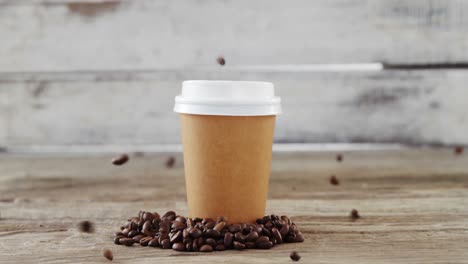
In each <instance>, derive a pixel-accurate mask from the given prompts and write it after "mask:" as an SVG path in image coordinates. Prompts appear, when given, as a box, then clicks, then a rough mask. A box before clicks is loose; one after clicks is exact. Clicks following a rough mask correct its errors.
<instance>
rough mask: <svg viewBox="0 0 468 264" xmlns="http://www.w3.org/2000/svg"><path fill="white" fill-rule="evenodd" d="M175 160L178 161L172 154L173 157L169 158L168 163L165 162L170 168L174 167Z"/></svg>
mask: <svg viewBox="0 0 468 264" xmlns="http://www.w3.org/2000/svg"><path fill="white" fill-rule="evenodd" d="M175 162H176V159H175V158H174V157H172V156H171V157H169V158H167V160H166V163H165V164H166V168H169V169H170V168H172V167H174V165H175Z"/></svg>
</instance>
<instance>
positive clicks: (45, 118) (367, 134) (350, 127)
mask: <svg viewBox="0 0 468 264" xmlns="http://www.w3.org/2000/svg"><path fill="white" fill-rule="evenodd" d="M10 77H11V76H10ZM213 78H214V79H233V80H269V81H272V82H274V83H275V85H276V89H277V93H278V94H279V95H280V96H281V97H282V99H283V107H284V114H283V115H280V116H279V117H278V122H277V126H276V138H275V140H276V142H283V143H285V142H289V143H291V142H312V143H314V142H315V143H318V142H397V143H415V144H468V134H467V133H466V131H468V108H467V103H466V98H468V90H467V89H466V85H465V84H466V83H467V82H468V73H467V72H466V71H463V70H460V71H411V72H405V71H390V72H387V71H384V72H374V73H370V72H354V73H307V72H304V73H279V72H274V73H242V72H228V71H222V70H219V71H214V72H212V71H207V72H204V71H181V72H179V71H174V72H169V71H164V72H140V73H138V72H128V73H122V72H117V73H112V72H111V73H101V74H95V73H83V74H74V75H73V74H72V75H63V76H62V75H56V74H52V75H47V74H45V75H31V76H30V75H24V74H23V75H18V76H16V77H11V79H5V81H4V82H1V83H0V87H1V89H4V90H5V89H7V90H9V91H10V97H9V99H8V101H9V109H8V112H9V113H10V114H9V115H8V116H7V118H8V121H7V122H6V123H7V124H9V127H8V131H9V132H8V135H7V143H8V145H9V146H27V145H64V144H81V145H99V144H109V145H112V144H114V145H119V144H120V145H129V144H130V145H131V144H136V145H138V144H172V143H179V142H180V139H179V137H180V133H179V124H178V117H177V115H176V114H175V113H173V111H172V107H173V99H174V96H175V95H176V94H178V93H179V92H180V86H181V82H182V81H183V80H185V79H213ZM1 89H0V90H1Z"/></svg>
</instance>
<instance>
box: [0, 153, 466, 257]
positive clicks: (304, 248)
mask: <svg viewBox="0 0 468 264" xmlns="http://www.w3.org/2000/svg"><path fill="white" fill-rule="evenodd" d="M168 155H169V154H167V155H144V156H141V155H140V156H138V157H136V156H132V157H131V160H130V162H129V163H128V164H127V165H125V166H123V167H114V166H111V164H110V158H111V157H110V156H81V157H79V156H66V157H59V156H55V157H45V156H12V155H5V154H3V155H0V167H1V168H2V171H1V173H0V247H1V249H2V250H0V262H1V263H19V262H21V263H38V262H41V263H70V262H74V263H102V262H104V261H105V259H104V257H102V253H101V251H102V249H103V248H110V249H111V250H112V251H113V252H114V262H117V263H148V262H155V263H156V262H157V263H168V262H171V263H186V262H187V261H190V262H193V263H220V262H223V261H228V262H236V263H288V262H289V261H290V260H289V257H288V255H289V252H290V251H291V250H297V251H299V253H300V254H301V255H302V259H301V263H356V262H359V263H389V262H393V263H395V262H397V263H466V259H467V257H468V253H467V251H466V248H467V246H468V242H467V241H468V240H467V238H468V221H467V220H468V207H467V206H466V201H467V199H468V195H467V194H468V192H467V190H468V189H467V188H468V165H467V164H468V156H467V155H461V156H455V155H454V154H453V152H452V150H451V149H439V150H414V149H413V150H411V149H407V150H400V151H370V152H346V153H344V160H343V162H342V163H337V162H336V161H335V153H331V152H330V153H323V152H322V153H287V154H285V153H283V154H278V153H276V154H275V155H274V158H273V163H272V175H271V181H270V192H269V203H268V209H267V211H268V212H271V213H277V214H288V215H291V216H292V218H293V220H294V221H295V222H297V223H298V225H299V226H300V227H301V229H302V231H303V232H304V234H305V238H306V241H305V242H304V243H301V244H288V245H280V246H277V247H275V248H274V249H273V250H270V251H268V252H265V251H258V250H248V251H243V252H233V251H227V252H216V253H213V254H196V253H193V254H192V253H176V252H175V251H171V250H158V249H150V248H141V247H139V246H134V247H133V248H125V247H122V246H116V245H113V244H112V241H111V238H112V233H113V232H114V231H116V229H118V226H120V225H121V223H122V222H123V221H125V220H126V218H127V217H128V216H130V215H133V214H136V213H137V211H138V210H140V209H145V210H158V211H160V212H163V211H165V210H168V209H174V208H175V209H177V211H178V212H179V213H181V214H183V213H186V204H185V202H184V200H185V191H184V184H183V183H184V180H183V170H182V168H183V164H181V162H180V161H181V157H180V155H178V154H177V155H176V158H177V161H176V166H175V168H173V169H167V168H165V167H164V162H165V160H166V158H167V156H168ZM331 174H336V175H337V177H338V178H339V179H340V185H338V186H333V185H330V184H329V183H328V177H329V175H331ZM352 208H356V209H358V210H359V212H360V214H361V215H362V218H361V219H359V220H357V221H354V222H352V221H350V220H349V218H348V214H349V212H350V210H351V209H352ZM82 220H91V221H93V222H94V223H95V224H96V233H94V234H81V233H79V232H78V230H77V228H76V225H77V223H78V222H80V221H82ZM265 253H267V254H265Z"/></svg>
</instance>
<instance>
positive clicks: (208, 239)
mask: <svg viewBox="0 0 468 264" xmlns="http://www.w3.org/2000/svg"><path fill="white" fill-rule="evenodd" d="M205 243H206V244H207V245H210V246H212V247H214V246H216V240H214V239H212V238H207V239H206V240H205Z"/></svg>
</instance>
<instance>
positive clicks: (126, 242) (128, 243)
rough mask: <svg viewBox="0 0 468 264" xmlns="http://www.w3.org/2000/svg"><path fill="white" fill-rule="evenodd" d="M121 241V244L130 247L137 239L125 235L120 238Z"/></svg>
mask: <svg viewBox="0 0 468 264" xmlns="http://www.w3.org/2000/svg"><path fill="white" fill-rule="evenodd" d="M119 243H120V244H121V245H125V246H127V247H130V246H132V245H133V244H135V240H133V239H131V238H127V237H123V238H121V239H119Z"/></svg>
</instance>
